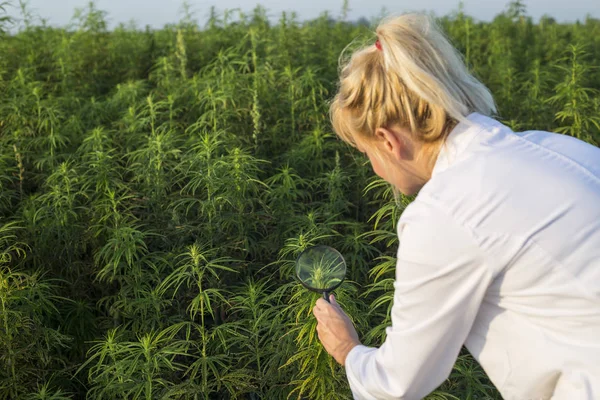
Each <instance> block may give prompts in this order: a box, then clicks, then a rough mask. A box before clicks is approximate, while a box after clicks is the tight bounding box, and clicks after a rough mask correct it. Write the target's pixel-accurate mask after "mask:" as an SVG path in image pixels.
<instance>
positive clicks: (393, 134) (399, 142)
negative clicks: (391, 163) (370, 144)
mask: <svg viewBox="0 0 600 400" xmlns="http://www.w3.org/2000/svg"><path fill="white" fill-rule="evenodd" d="M375 138H376V140H377V143H378V144H379V146H378V147H379V148H380V149H381V150H383V151H385V153H387V154H388V155H389V156H392V157H394V158H396V159H399V160H406V159H408V158H409V157H410V152H409V151H408V150H409V148H408V146H407V144H406V139H405V138H404V136H403V135H402V133H401V132H399V131H398V130H396V129H389V128H383V127H382V128H377V130H376V131H375Z"/></svg>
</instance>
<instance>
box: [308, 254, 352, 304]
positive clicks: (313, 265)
mask: <svg viewBox="0 0 600 400" xmlns="http://www.w3.org/2000/svg"><path fill="white" fill-rule="evenodd" d="M296 277H297V278H298V280H299V281H300V283H302V285H304V287H305V288H307V289H309V290H312V291H313V292H317V293H323V298H324V299H325V300H326V301H329V292H331V291H333V290H334V289H336V288H337V287H338V286H340V285H341V284H342V282H343V281H344V278H345V277H346V260H344V257H343V256H342V255H341V254H340V252H339V251H337V250H336V249H334V248H333V247H329V246H323V245H320V246H312V247H309V248H307V249H306V250H304V251H303V252H302V253H300V255H299V256H298V259H297V260H296Z"/></svg>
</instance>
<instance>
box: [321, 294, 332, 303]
mask: <svg viewBox="0 0 600 400" xmlns="http://www.w3.org/2000/svg"><path fill="white" fill-rule="evenodd" d="M323 298H324V299H325V301H326V302H328V303H330V301H329V292H323Z"/></svg>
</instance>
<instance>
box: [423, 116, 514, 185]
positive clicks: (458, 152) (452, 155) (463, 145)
mask: <svg viewBox="0 0 600 400" xmlns="http://www.w3.org/2000/svg"><path fill="white" fill-rule="evenodd" d="M501 126H503V125H502V124H501V123H500V122H498V121H496V120H495V119H493V118H490V117H486V116H485V115H482V114H479V113H475V112H474V113H471V114H469V115H468V116H467V118H466V120H465V121H461V122H459V123H458V124H457V125H456V126H455V127H454V129H452V131H451V132H450V134H449V135H448V137H447V138H446V141H445V142H444V144H443V145H442V147H441V149H440V152H439V154H438V157H437V160H436V162H435V166H434V167H433V171H432V173H431V176H432V177H433V176H435V175H436V174H439V173H440V172H442V171H444V170H446V169H448V168H449V167H450V166H451V165H452V164H453V163H455V162H456V161H457V160H459V158H461V156H464V154H463V153H464V152H465V150H467V147H468V146H469V144H470V143H471V142H472V141H473V139H475V138H476V137H477V136H478V135H479V134H481V133H482V132H483V131H486V130H489V129H491V128H494V127H501ZM479 136H480V137H481V135H479Z"/></svg>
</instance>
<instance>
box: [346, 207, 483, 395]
mask: <svg viewBox="0 0 600 400" xmlns="http://www.w3.org/2000/svg"><path fill="white" fill-rule="evenodd" d="M398 235H399V239H400V246H399V249H398V262H397V266H396V280H395V283H394V298H393V306H392V311H391V320H392V326H391V327H388V328H386V333H387V335H386V340H385V342H384V343H383V344H382V345H381V347H379V348H373V347H366V346H362V345H360V346H357V347H355V348H353V349H352V351H351V352H350V353H349V354H348V356H347V358H346V362H345V367H346V374H347V377H348V381H349V384H350V388H351V390H352V393H353V395H354V398H355V399H359V400H363V399H364V400H366V399H421V398H423V397H425V396H426V395H427V394H429V393H431V392H432V391H433V390H435V389H436V388H437V387H438V386H439V385H440V384H441V383H442V382H443V381H444V380H445V379H447V378H448V376H449V374H450V372H451V371H452V367H453V365H454V363H455V361H456V358H457V356H458V353H459V351H460V349H461V346H462V345H463V343H464V342H465V339H466V337H467V335H468V333H469V331H470V330H471V326H472V324H473V321H474V319H475V317H476V315H477V312H478V310H479V306H480V304H481V302H482V299H483V297H484V295H485V292H486V290H487V288H488V286H489V284H490V283H491V280H492V273H491V272H490V271H489V268H488V267H487V266H486V264H485V262H484V256H483V254H482V252H481V250H480V248H479V246H478V244H477V240H476V238H475V237H474V236H473V234H472V232H471V231H470V230H469V229H468V228H467V227H464V226H462V225H461V224H459V223H458V222H457V221H456V220H454V219H453V218H452V217H451V216H450V215H448V214H447V213H446V212H445V211H444V210H443V209H442V208H441V207H436V206H433V205H431V204H426V203H424V202H421V203H420V204H415V203H413V204H411V205H410V206H409V207H408V208H407V209H406V210H405V211H404V213H403V215H402V218H401V219H400V223H399V224H398Z"/></svg>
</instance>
